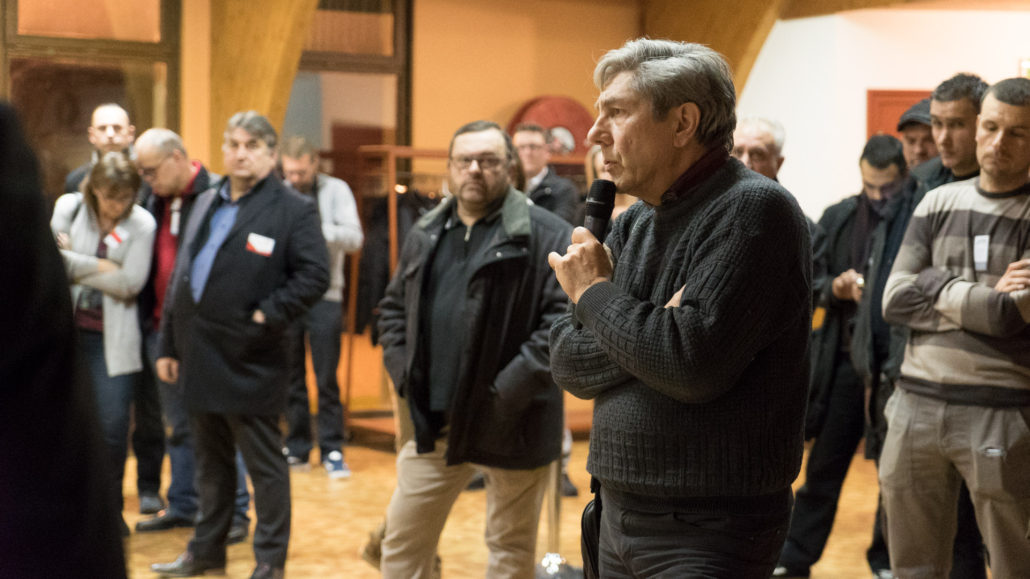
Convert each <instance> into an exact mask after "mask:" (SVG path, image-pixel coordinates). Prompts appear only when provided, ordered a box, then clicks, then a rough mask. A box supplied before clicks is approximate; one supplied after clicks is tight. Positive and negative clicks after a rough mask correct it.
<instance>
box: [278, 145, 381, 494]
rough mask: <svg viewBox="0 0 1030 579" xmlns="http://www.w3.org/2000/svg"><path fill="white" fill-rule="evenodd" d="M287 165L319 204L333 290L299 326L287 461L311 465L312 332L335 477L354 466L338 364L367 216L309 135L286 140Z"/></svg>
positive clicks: (322, 423) (295, 182)
mask: <svg viewBox="0 0 1030 579" xmlns="http://www.w3.org/2000/svg"><path fill="white" fill-rule="evenodd" d="M282 169H283V177H285V179H286V182H287V183H288V184H289V185H290V186H291V187H293V188H294V189H295V190H297V191H298V192H299V193H301V194H302V195H306V196H311V197H312V198H313V199H314V200H315V203H316V204H317V205H318V213H319V216H320V218H321V220H322V236H323V237H325V242H326V245H327V246H328V249H329V290H328V291H326V292H325V295H324V296H322V299H321V300H319V301H318V302H317V303H315V305H313V306H311V310H310V311H309V312H308V313H307V315H306V316H303V317H302V318H301V319H300V320H298V323H297V325H296V326H295V327H294V332H293V360H292V364H291V370H290V394H289V399H288V402H287V407H286V421H287V423H288V425H289V430H288V432H287V434H286V449H287V451H288V453H289V454H288V455H287V458H286V460H287V461H288V462H289V463H290V468H293V469H308V468H311V466H310V463H309V462H308V460H309V457H308V454H309V453H310V452H311V446H312V443H311V439H312V436H311V411H310V406H309V404H308V386H307V380H306V379H305V378H306V365H305V361H304V336H305V334H307V338H308V344H309V347H310V348H311V363H312V365H313V366H314V369H315V380H316V383H317V385H318V419H317V420H318V445H319V449H320V453H319V458H320V459H321V461H322V465H323V466H324V467H325V470H326V472H327V473H329V477H330V478H347V477H349V476H350V468H348V467H347V463H346V462H344V460H343V405H341V404H340V385H339V383H338V382H337V381H336V368H337V366H339V364H340V332H341V331H342V319H343V309H342V307H341V303H342V300H343V285H344V281H343V260H344V255H345V254H347V253H350V252H352V251H357V250H359V249H361V243H362V242H363V241H364V235H363V234H362V232H361V219H360V218H359V217H358V206H357V204H355V203H354V194H353V193H352V192H351V190H350V187H349V186H347V183H346V182H345V181H342V180H340V179H337V178H336V177H333V176H331V175H326V174H325V173H320V172H319V171H318V151H317V150H316V149H315V147H314V146H313V145H312V144H311V143H310V142H308V140H307V139H305V138H304V137H291V138H289V139H286V140H285V141H284V142H283V149H282Z"/></svg>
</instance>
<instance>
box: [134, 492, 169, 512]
mask: <svg viewBox="0 0 1030 579" xmlns="http://www.w3.org/2000/svg"><path fill="white" fill-rule="evenodd" d="M163 508H165V502H164V499H162V498H161V495H159V494H157V493H140V495H139V512H140V514H141V515H155V514H157V512H158V511H160V510H161V509H163Z"/></svg>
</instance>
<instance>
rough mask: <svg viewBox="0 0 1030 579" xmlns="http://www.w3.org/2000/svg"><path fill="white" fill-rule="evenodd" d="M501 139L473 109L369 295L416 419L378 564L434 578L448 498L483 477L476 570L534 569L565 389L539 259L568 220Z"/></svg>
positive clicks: (553, 293) (548, 283)
mask: <svg viewBox="0 0 1030 579" xmlns="http://www.w3.org/2000/svg"><path fill="white" fill-rule="evenodd" d="M515 155H516V153H515V148H514V147H513V146H512V143H511V139H510V138H509V137H508V135H507V134H505V133H504V131H503V130H502V129H501V128H500V127H499V126H498V125H496V124H495V123H491V122H486V121H476V122H473V123H469V124H467V125H465V126H463V127H461V128H460V129H458V131H457V132H456V133H455V134H454V138H453V139H452V140H451V145H450V152H449V156H450V158H449V160H448V162H447V168H448V184H449V186H450V190H451V192H452V193H453V197H451V198H448V199H447V200H445V201H444V202H443V203H441V204H440V205H439V206H438V207H437V208H436V209H434V210H433V211H431V212H430V213H428V214H426V216H425V217H423V218H422V219H421V220H419V221H418V223H417V224H416V225H415V227H414V228H413V229H412V230H411V232H410V233H409V234H408V236H407V239H406V240H405V242H404V249H403V251H402V254H401V259H400V263H399V264H398V265H397V271H396V273H395V274H394V277H393V280H392V281H391V282H390V285H389V287H388V288H387V291H386V297H385V298H383V301H382V302H381V303H380V305H379V309H380V311H381V318H380V321H379V332H380V338H379V339H380V342H382V344H383V361H384V363H385V364H386V368H387V370H388V371H389V373H390V377H391V378H392V379H393V382H394V385H395V386H396V388H397V393H398V395H399V396H402V397H404V398H405V399H406V401H407V404H408V407H409V408H410V412H411V419H412V422H413V423H414V425H415V437H414V440H409V441H408V442H407V443H405V444H404V446H403V447H402V448H401V450H400V452H399V454H398V456H397V487H396V489H395V490H394V493H393V497H392V498H391V499H390V505H389V507H388V508H387V514H386V537H385V539H384V540H383V547H382V562H381V569H382V572H383V577H387V578H397V579H411V578H419V577H421V578H426V579H428V578H429V577H431V576H432V572H433V562H434V555H435V553H436V544H437V542H438V540H439V538H440V533H441V532H442V531H443V527H444V523H445V522H446V521H447V514H448V512H449V511H450V509H451V505H453V504H454V501H455V500H456V499H457V497H458V495H459V494H460V493H461V491H462V489H464V488H465V486H466V485H467V484H468V482H469V480H470V479H471V478H472V477H473V475H474V474H475V472H476V469H477V468H478V469H480V470H482V471H483V472H484V474H485V477H486V542H487V546H488V547H489V549H490V561H489V564H488V567H487V570H486V576H487V577H532V576H533V569H534V556H533V555H534V552H535V549H536V537H537V523H538V521H539V518H540V505H541V503H542V502H543V496H544V490H545V489H546V487H547V470H548V469H547V465H548V463H550V462H552V461H553V460H555V459H557V458H558V456H559V454H560V450H561V429H562V397H561V390H559V389H558V388H557V387H556V386H555V385H554V382H553V381H552V380H551V374H550V370H549V367H548V356H547V353H548V350H547V333H548V331H549V329H550V327H551V324H552V322H554V320H555V319H556V318H557V317H558V316H559V315H560V313H561V312H562V311H564V310H565V307H566V306H565V297H564V295H563V294H562V291H561V288H559V287H558V283H557V281H556V280H555V279H554V276H553V275H551V274H550V271H548V270H547V268H546V267H543V264H544V260H545V259H546V256H547V254H548V253H549V252H551V251H554V250H556V249H558V248H560V247H562V246H563V245H564V243H565V240H567V239H568V236H569V232H570V226H569V225H567V224H566V223H565V222H563V221H562V220H561V219H559V218H558V217H557V216H555V215H554V214H552V213H550V212H548V211H546V210H544V209H541V208H540V207H538V206H536V205H533V204H531V203H529V202H528V200H527V198H526V196H525V195H523V194H522V193H521V192H519V191H517V190H516V189H514V188H513V187H512V186H511V183H510V179H511V177H510V169H511V167H512V163H513V162H514V161H515Z"/></svg>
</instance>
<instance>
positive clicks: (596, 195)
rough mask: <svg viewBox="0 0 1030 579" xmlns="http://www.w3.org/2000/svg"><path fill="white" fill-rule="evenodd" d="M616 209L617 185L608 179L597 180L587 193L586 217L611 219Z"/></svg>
mask: <svg viewBox="0 0 1030 579" xmlns="http://www.w3.org/2000/svg"><path fill="white" fill-rule="evenodd" d="M614 208H615V183H612V182H611V181H609V180H607V179H595V180H594V182H593V183H591V184H590V191H589V192H588V193H587V200H586V215H587V216H588V217H595V218H598V219H604V220H606V221H607V220H608V219H611V216H612V210H613V209H614Z"/></svg>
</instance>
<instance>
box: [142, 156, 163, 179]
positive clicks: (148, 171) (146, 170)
mask: <svg viewBox="0 0 1030 579" xmlns="http://www.w3.org/2000/svg"><path fill="white" fill-rule="evenodd" d="M167 160H168V157H164V158H163V159H161V160H160V161H158V162H157V164H156V165H154V166H153V167H144V166H143V165H137V167H138V168H139V176H140V177H143V178H144V179H153V178H154V177H157V170H158V169H160V168H161V165H163V164H164V162H165V161H167Z"/></svg>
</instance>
